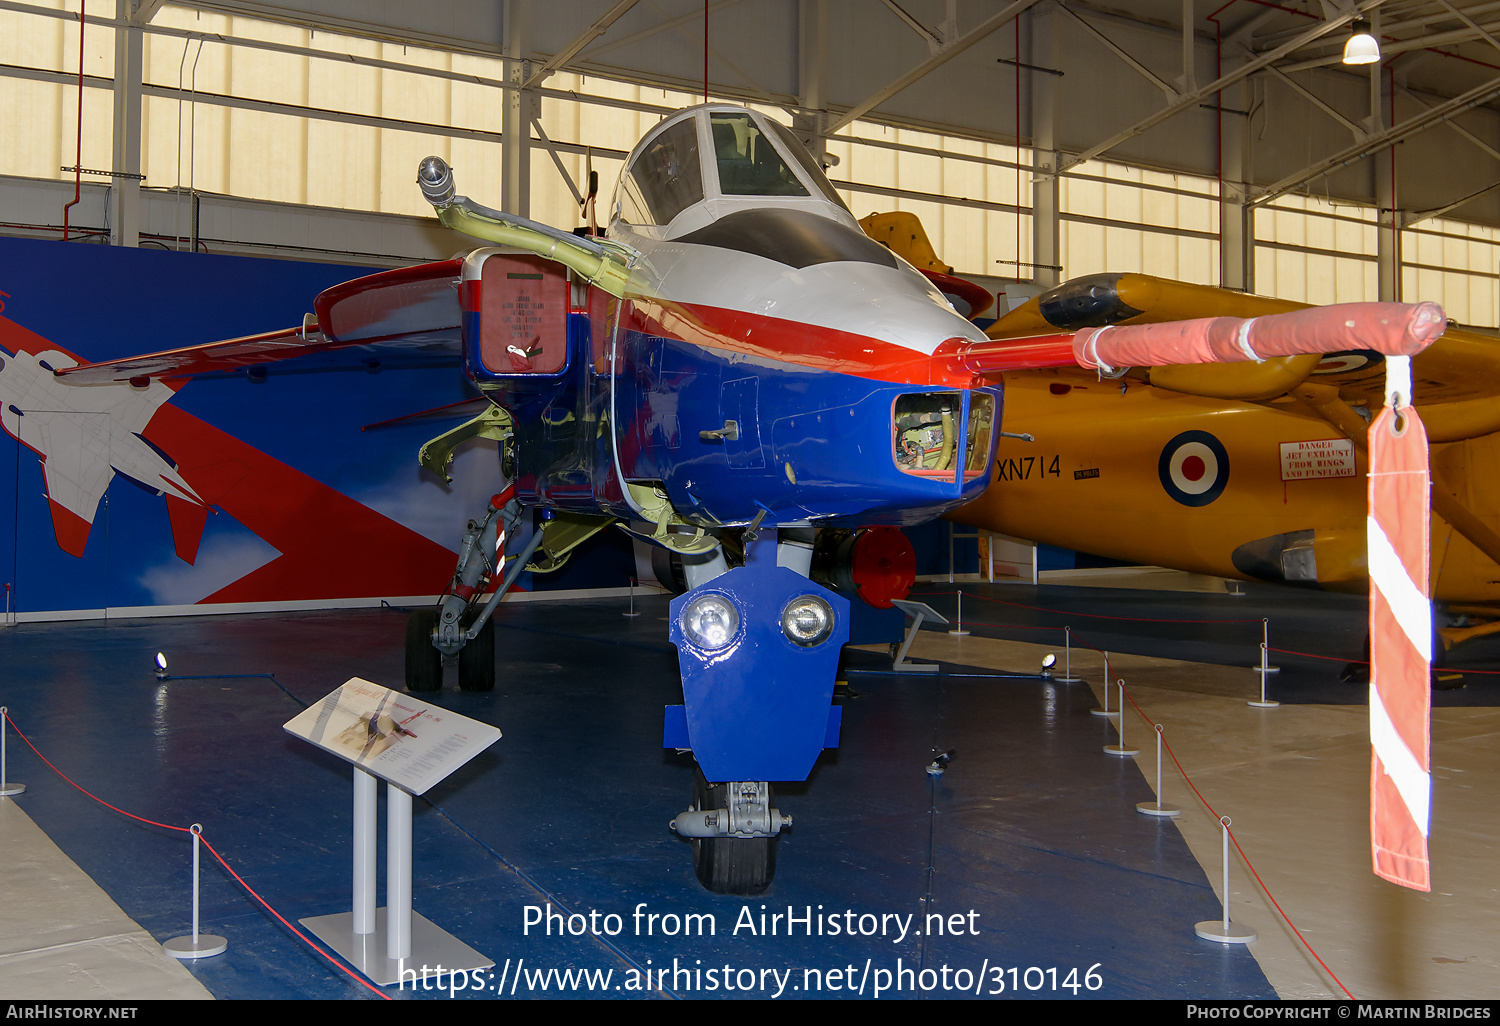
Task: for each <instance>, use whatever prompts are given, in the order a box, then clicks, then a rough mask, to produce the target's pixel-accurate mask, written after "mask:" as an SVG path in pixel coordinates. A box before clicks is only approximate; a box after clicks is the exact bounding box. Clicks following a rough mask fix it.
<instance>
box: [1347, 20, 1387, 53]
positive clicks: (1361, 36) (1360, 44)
mask: <svg viewBox="0 0 1500 1026" xmlns="http://www.w3.org/2000/svg"><path fill="white" fill-rule="evenodd" d="M1349 32H1350V35H1349V41H1348V42H1347V43H1345V44H1344V63H1345V64H1374V63H1375V62H1376V61H1378V60H1380V44H1379V43H1378V42H1376V40H1375V37H1374V36H1372V35H1370V23H1369V22H1368V21H1366V20H1365V19H1363V18H1355V19H1354V20H1353V21H1352V22H1350V23H1349Z"/></svg>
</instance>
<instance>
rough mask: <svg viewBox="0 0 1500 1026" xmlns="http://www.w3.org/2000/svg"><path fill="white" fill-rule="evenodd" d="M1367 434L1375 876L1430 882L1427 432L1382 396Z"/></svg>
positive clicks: (1412, 883) (1416, 885) (1413, 415)
mask: <svg viewBox="0 0 1500 1026" xmlns="http://www.w3.org/2000/svg"><path fill="white" fill-rule="evenodd" d="M1404 398H1405V397H1403V399H1404ZM1398 423H1400V424H1401V425H1403V428H1402V430H1401V431H1400V433H1399V434H1398V433H1397V425H1398ZM1369 443H1370V474H1369V487H1370V513H1369V520H1368V532H1369V562H1370V747H1371V763H1370V845H1371V849H1372V853H1373V857H1374V864H1375V874H1376V875H1377V876H1381V877H1384V878H1385V879H1387V880H1390V881H1391V882H1392V883H1398V884H1401V885H1402V886H1403V887H1410V888H1412V889H1413V890H1419V891H1429V890H1431V889H1432V871H1431V863H1430V862H1429V860H1428V856H1427V830H1428V824H1429V819H1430V813H1429V807H1430V803H1431V796H1432V775H1431V761H1430V750H1431V736H1430V735H1431V730H1430V721H1431V704H1432V690H1431V682H1430V679H1429V672H1430V670H1429V666H1430V664H1431V661H1432V644H1433V633H1432V604H1431V602H1430V600H1429V589H1428V581H1429V577H1428V560H1429V552H1430V548H1429V543H1428V535H1429V527H1428V524H1429V521H1428V511H1429V495H1428V465H1427V433H1426V431H1425V430H1423V428H1422V422H1421V420H1420V419H1419V418H1418V417H1417V412H1416V410H1415V409H1414V408H1412V407H1410V406H1407V407H1405V408H1403V409H1401V410H1399V411H1397V410H1394V409H1392V408H1391V407H1390V406H1386V407H1385V408H1384V409H1383V410H1381V412H1380V415H1379V416H1378V417H1376V418H1375V420H1374V422H1373V423H1372V424H1371V425H1370V432H1369Z"/></svg>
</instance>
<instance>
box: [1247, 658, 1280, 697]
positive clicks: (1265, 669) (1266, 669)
mask: <svg viewBox="0 0 1500 1026" xmlns="http://www.w3.org/2000/svg"><path fill="white" fill-rule="evenodd" d="M1269 651H1270V650H1269V649H1268V648H1266V643H1265V642H1264V641H1262V642H1261V643H1260V701H1258V702H1257V701H1249V702H1246V703H1245V704H1246V705H1248V706H1250V707H1251V708H1252V709H1275V708H1276V707H1277V706H1279V705H1280V704H1281V703H1280V702H1278V701H1276V700H1275V699H1270V698H1267V697H1266V677H1267V676H1268V675H1269V674H1272V673H1279V672H1280V671H1281V667H1279V666H1277V667H1270V666H1267V665H1266V653H1267V652H1269Z"/></svg>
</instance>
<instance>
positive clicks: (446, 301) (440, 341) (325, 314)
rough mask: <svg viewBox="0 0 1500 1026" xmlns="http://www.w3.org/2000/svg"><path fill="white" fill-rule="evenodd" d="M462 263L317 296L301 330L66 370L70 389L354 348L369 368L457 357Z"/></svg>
mask: <svg viewBox="0 0 1500 1026" xmlns="http://www.w3.org/2000/svg"><path fill="white" fill-rule="evenodd" d="M461 267H462V261H460V260H442V261H438V262H436V263H430V264H420V265H418V266H416V267H403V268H399V269H397V270H393V271H381V272H379V273H377V274H372V275H368V276H367V277H364V278H357V279H355V280H354V281H350V282H345V283H344V284H342V285H336V286H334V287H333V288H331V289H326V290H325V291H323V292H322V293H320V294H319V295H318V297H317V299H316V300H315V301H314V304H313V309H314V311H315V314H314V315H312V316H309V317H308V318H306V319H305V320H304V323H303V325H302V326H301V327H297V328H286V329H283V330H281V331H270V332H265V333H262V334H259V335H246V336H244V337H242V338H233V339H226V340H223V341H219V342H209V343H206V344H203V345H196V346H186V347H183V348H180V349H168V350H163V351H162V352H158V353H148V354H146V355H143V356H133V357H126V358H124V359H119V360H103V361H100V362H98V363H84V364H79V365H78V366H75V367H66V368H63V369H61V370H59V371H57V372H56V374H57V377H58V378H60V379H62V380H63V381H65V382H67V383H68V384H73V385H98V384H107V383H111V382H127V381H128V382H130V383H131V384H133V385H136V386H138V387H139V386H142V385H145V384H146V382H148V381H149V380H151V379H153V378H157V379H160V378H183V377H193V376H196V375H199V374H208V373H213V372H224V371H236V370H240V369H242V368H246V367H251V366H254V365H257V364H265V363H273V362H276V361H280V360H288V359H292V358H295V357H303V356H309V355H314V354H324V353H332V352H335V351H338V350H346V349H350V348H351V347H356V346H357V347H360V349H361V350H362V351H361V352H360V354H359V356H360V358H361V359H362V360H363V361H364V362H366V363H368V362H371V361H375V360H384V359H390V358H394V357H400V356H417V355H431V354H433V353H439V352H441V353H448V354H453V353H456V352H457V347H458V344H459V337H460V326H461V313H460V310H459V305H458V283H459V272H460V270H461Z"/></svg>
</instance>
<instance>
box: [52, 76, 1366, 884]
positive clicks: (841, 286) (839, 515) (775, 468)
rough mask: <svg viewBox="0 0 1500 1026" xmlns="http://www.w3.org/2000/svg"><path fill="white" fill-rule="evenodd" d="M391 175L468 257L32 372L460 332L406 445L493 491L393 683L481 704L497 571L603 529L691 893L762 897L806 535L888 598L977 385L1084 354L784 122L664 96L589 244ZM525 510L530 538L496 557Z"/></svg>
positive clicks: (143, 371)
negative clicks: (662, 559)
mask: <svg viewBox="0 0 1500 1026" xmlns="http://www.w3.org/2000/svg"><path fill="white" fill-rule="evenodd" d="M418 183H419V185H420V186H421V188H422V190H423V192H424V194H425V195H426V196H427V198H428V199H429V201H430V202H431V203H432V204H433V206H434V208H435V209H436V211H437V214H438V217H439V219H440V220H441V221H442V222H443V223H444V224H446V225H448V226H449V227H451V228H455V229H457V230H459V231H462V232H465V233H467V234H469V235H471V236H474V237H476V238H479V239H481V240H483V241H485V242H487V243H490V244H491V245H490V246H488V247H486V248H481V249H476V250H474V251H473V252H471V253H469V254H468V255H467V256H466V257H464V258H462V259H459V260H449V261H443V262H439V263H434V264H427V265H423V266H420V267H414V268H408V269H402V270H397V271H387V272H383V273H380V274H375V275H372V276H370V277H367V278H362V279H359V280H356V281H353V282H349V283H346V284H344V285H341V286H337V287H335V288H333V289H329V290H327V291H325V292H324V293H322V294H321V295H319V296H318V297H317V300H316V302H315V321H314V318H313V317H309V318H308V319H307V321H306V323H304V325H303V326H302V327H300V328H298V329H290V330H287V331H282V332H274V333H271V334H268V335H264V336H255V337H252V338H249V339H237V340H233V341H230V342H226V343H215V344H212V345H209V346H199V347H192V348H188V349H182V350H174V351H171V352H166V353H157V354H152V355H150V356H146V357H139V358H135V359H128V360H118V361H111V362H107V363H99V364H90V365H84V366H79V367H70V368H65V369H62V370H60V371H59V372H58V377H59V378H60V379H61V380H63V381H65V382H71V383H75V384H89V383H105V382H125V381H133V382H134V384H135V386H136V387H137V388H140V387H144V386H145V384H146V382H147V381H148V379H152V378H165V379H175V378H180V377H183V376H186V375H190V374H193V373H198V372H201V371H210V370H222V369H225V368H232V367H240V366H246V365H250V364H254V363H257V362H264V361H269V360H279V359H285V358H288V357H295V356H299V355H302V354H306V353H311V352H322V351H326V350H329V349H336V348H339V347H349V346H360V347H367V348H370V349H374V350H376V351H377V352H378V351H380V350H388V349H390V348H392V347H397V348H407V349H410V348H412V347H418V348H421V347H427V346H430V345H433V344H444V343H448V344H451V343H455V342H456V343H459V344H461V346H462V351H463V354H464V361H465V366H466V370H467V373H468V375H469V377H470V378H471V379H472V380H473V382H474V383H475V384H476V385H477V387H478V388H479V390H480V392H481V393H482V395H483V396H484V397H485V398H486V399H487V400H488V406H487V408H486V409H485V410H484V412H482V413H481V414H480V415H479V416H478V417H476V418H474V419H473V420H471V421H470V422H469V423H467V424H465V425H463V426H462V427H459V428H457V429H455V430H453V431H450V432H448V433H447V434H445V435H442V436H440V437H439V438H436V439H433V441H431V442H429V443H428V444H427V445H426V446H425V447H424V448H423V450H422V452H421V454H420V458H421V460H422V461H423V463H424V465H426V466H428V467H429V468H431V469H432V470H434V471H435V472H437V473H439V474H443V475H444V476H446V473H447V467H448V464H449V461H450V460H451V456H452V451H453V449H454V448H455V447H456V446H457V445H459V444H460V443H462V442H464V441H466V440H468V439H471V438H474V437H487V438H491V439H494V440H495V441H497V442H498V443H499V449H500V459H499V466H498V467H497V474H496V482H497V494H496V496H495V498H494V499H493V500H492V502H491V504H490V507H489V508H488V510H487V511H486V512H485V514H484V515H483V516H482V517H480V518H477V519H475V520H473V521H470V524H469V530H468V533H467V536H466V537H465V539H464V542H463V545H462V547H461V549H460V555H459V563H458V568H457V571H456V573H455V574H454V577H453V581H452V583H451V584H450V586H449V588H448V589H447V591H446V592H445V593H444V595H443V596H442V597H441V599H440V600H439V602H438V603H437V605H436V606H435V607H433V608H430V609H423V610H419V611H418V612H416V613H415V614H413V616H412V619H411V621H410V625H409V628H408V635H407V653H406V656H407V685H408V687H410V688H412V689H413V690H431V689H434V688H437V687H439V686H441V680H442V661H443V659H444V658H445V657H456V658H457V661H458V669H459V683H460V686H461V687H463V688H465V689H469V690H488V689H489V688H491V687H492V686H493V684H494V679H495V642H494V627H493V624H492V623H491V621H490V614H491V612H492V611H493V609H494V607H495V604H496V603H497V602H498V601H499V599H500V597H501V596H503V594H504V593H505V591H506V590H507V589H508V587H509V585H510V583H511V581H513V580H514V577H515V575H516V574H518V573H519V571H520V570H521V568H522V567H524V566H527V565H531V566H532V567H534V568H537V569H541V570H546V569H549V568H555V567H556V566H558V565H561V563H562V561H563V560H565V559H566V558H567V557H568V555H569V553H570V552H571V551H572V550H573V549H574V548H575V547H576V546H577V545H578V544H580V543H581V542H582V541H584V540H586V539H587V538H588V537H590V536H591V535H592V534H594V533H596V532H598V531H600V530H603V529H605V528H606V527H608V526H609V525H611V524H620V525H621V526H623V527H625V528H626V529H627V530H629V531H631V532H632V533H634V534H635V535H636V536H638V537H640V538H643V539H645V540H647V541H649V542H651V543H652V544H653V545H655V546H657V547H658V548H659V549H660V550H662V551H663V552H665V553H667V554H669V555H670V556H671V557H672V559H673V561H674V563H675V565H677V566H680V570H681V576H682V579H683V583H684V584H685V586H686V587H687V589H688V590H687V592H686V593H685V594H683V595H681V596H679V597H678V598H677V599H676V600H675V601H674V602H673V604H672V616H671V617H670V619H669V622H670V631H671V637H672V640H673V642H674V643H675V644H676V645H677V647H678V651H679V664H680V666H681V669H682V674H683V696H684V702H683V705H682V706H675V707H669V708H668V709H667V711H666V716H665V726H664V738H663V742H664V745H665V746H666V747H669V748H680V749H685V750H691V751H692V753H693V755H694V757H695V759H696V760H697V762H698V765H699V767H700V769H701V774H700V778H699V784H698V787H697V790H696V793H695V796H694V800H693V804H692V806H691V808H689V809H688V810H687V811H685V812H683V813H682V814H680V815H678V817H677V818H676V820H674V821H673V827H674V829H675V830H676V831H677V832H678V833H679V834H680V835H682V836H684V837H688V838H690V839H692V841H693V848H694V861H695V865H696V867H697V871H698V876H699V879H700V880H701V881H702V882H703V884H704V885H705V886H707V887H709V888H710V889H712V890H715V891H721V892H730V893H742V894H749V893H756V892H758V891H761V890H764V889H765V887H766V886H768V885H769V883H770V881H771V877H772V874H773V873H774V867H775V847H774V844H775V839H776V837H777V835H778V833H779V831H780V830H781V829H782V827H783V826H786V825H788V824H789V823H790V817H788V816H785V815H783V814H782V813H781V812H780V811H779V810H778V809H776V808H775V807H774V806H773V799H772V796H771V789H770V785H771V783H772V782H775V781H786V780H794V781H795V780H805V779H806V778H807V776H808V775H809V773H810V772H811V770H812V767H813V764H814V763H815V762H816V760H817V758H818V755H819V753H820V752H821V751H822V749H823V748H824V747H831V746H834V745H836V744H837V743H838V733H839V722H840V721H839V709H838V707H836V706H834V705H833V704H832V694H833V681H834V673H835V669H836V664H837V660H838V653H839V649H840V648H841V646H842V644H843V643H844V641H845V640H846V639H847V638H848V634H849V600H848V598H846V597H845V596H843V595H840V594H839V593H838V592H837V591H834V590H830V589H829V588H825V587H823V586H822V585H820V584H817V583H814V582H813V581H812V580H810V579H809V571H810V569H811V566H812V562H813V553H814V546H815V544H820V541H819V535H820V533H822V535H823V537H824V538H825V539H826V538H828V537H830V536H832V537H833V538H834V539H835V540H840V539H842V540H843V542H844V544H843V545H842V547H841V549H840V554H839V556H838V557H837V561H838V563H839V566H838V567H836V568H835V570H836V572H835V573H834V574H833V577H834V578H835V579H840V578H842V580H843V581H844V582H845V586H844V588H843V590H844V591H845V592H846V594H849V593H854V594H857V595H858V596H859V598H857V599H856V600H857V601H869V602H871V603H872V604H877V605H884V606H887V607H889V605H890V602H891V599H892V598H900V597H902V596H903V595H904V593H905V587H906V586H907V585H909V584H910V581H911V576H912V572H913V569H914V566H913V563H912V560H911V554H910V549H909V546H904V545H903V543H904V539H900V536H899V534H898V533H897V532H894V531H891V530H890V527H891V526H895V525H902V524H916V523H920V522H923V521H926V520H930V519H932V518H934V517H937V516H939V515H940V514H942V513H944V512H946V511H947V510H950V509H953V508H955V507H957V506H959V505H961V504H963V503H965V502H968V501H970V500H972V499H973V498H975V497H976V496H977V495H978V494H979V493H980V492H981V491H982V490H983V489H984V487H985V485H986V484H987V483H988V482H989V481H990V479H991V477H992V466H993V459H994V449H995V441H996V438H997V435H998V429H999V423H1000V414H1001V400H1002V391H1001V388H1000V386H999V383H998V380H991V379H987V378H986V377H984V376H983V375H984V374H989V375H991V377H992V378H996V379H997V378H998V372H1000V371H1003V370H1004V369H1007V368H1009V367H1020V366H1045V365H1056V364H1059V363H1073V362H1074V361H1075V360H1077V361H1078V362H1081V363H1083V365H1084V366H1088V367H1090V368H1093V367H1096V366H1097V367H1100V368H1101V370H1103V371H1105V372H1108V371H1110V370H1111V368H1109V367H1108V366H1107V365H1106V364H1105V363H1104V349H1105V347H1104V345H1103V343H1102V342H1101V340H1100V339H1099V337H1098V336H1097V334H1094V333H1090V332H1080V333H1079V336H1080V337H1078V338H1075V337H1074V336H1073V335H1063V336H1057V337H1050V338H1047V339H1043V340H1040V341H1037V342H1030V341H1023V342H1021V343H1017V342H1015V341H1009V342H1004V343H997V342H991V341H989V340H988V339H986V338H985V336H984V334H983V333H982V332H980V331H979V330H978V329H977V328H976V327H975V326H974V325H973V324H971V323H970V322H969V321H967V320H965V319H964V318H963V317H961V316H960V315H959V314H958V313H956V312H955V311H954V309H953V308H952V306H950V305H949V303H948V302H947V301H946V300H945V299H944V296H943V293H942V292H941V291H939V289H938V288H937V287H935V286H934V284H933V283H932V282H931V281H929V279H928V278H927V277H925V276H924V275H923V274H922V273H920V272H918V271H917V270H915V269H914V268H913V267H911V266H910V265H909V264H907V263H906V262H904V261H903V260H901V259H899V258H898V257H896V256H895V255H893V254H892V253H891V252H890V251H889V250H888V249H886V248H885V247H883V246H881V245H880V244H878V243H876V242H875V241H873V240H871V239H870V238H869V237H867V236H866V235H865V234H864V233H863V232H862V231H861V229H860V227H859V224H858V222H857V221H856V220H855V218H854V216H853V215H852V214H851V213H850V212H849V210H848V209H847V208H846V207H845V206H844V204H843V203H842V202H841V201H840V199H839V197H838V194H837V193H836V192H835V191H834V189H833V187H832V186H831V185H830V184H829V182H828V180H827V179H826V177H825V176H824V174H823V171H822V169H821V168H820V167H819V166H818V164H817V162H816V161H815V160H814V158H813V157H812V156H811V155H810V154H809V153H808V151H807V150H806V148H805V147H804V146H803V145H802V144H801V143H800V142H799V141H798V140H797V139H796V137H795V136H793V135H792V134H791V132H790V131H788V130H787V129H786V128H784V127H783V126H781V125H780V124H778V123H776V122H775V121H773V120H771V119H769V118H767V117H765V116H764V115H762V114H760V113H757V112H755V111H752V110H748V109H745V108H743V107H737V106H732V105H727V104H705V105H703V106H698V107H693V108H689V109H687V110H684V111H681V112H679V113H677V114H675V115H673V116H671V117H668V118H666V119H664V120H663V121H662V122H661V123H660V124H658V125H657V126H656V127H655V128H653V129H652V130H651V131H650V132H649V133H647V135H646V136H645V137H644V138H643V139H642V140H641V142H640V143H638V144H637V145H636V147H635V149H634V150H632V151H631V153H630V155H629V157H628V158H627V160H626V162H625V167H624V171H623V173H622V175H621V178H620V182H619V184H618V186H617V187H616V190H615V194H614V197H613V199H612V201H611V204H610V208H609V210H610V216H609V220H608V226H607V232H605V233H604V234H602V235H599V234H593V233H590V234H587V235H579V234H575V233H569V232H565V231H560V230H557V229H554V228H550V227H547V226H544V225H540V224H536V223H534V222H531V221H527V220H525V219H523V218H518V217H514V216H511V215H507V214H504V213H501V212H498V211H494V210H490V209H487V208H485V207H483V206H480V205H479V204H477V203H474V202H472V201H471V200H469V199H467V198H465V197H463V196H459V195H457V194H456V192H455V186H454V178H453V175H452V172H451V171H450V169H449V168H448V167H447V165H446V164H445V163H444V162H443V161H442V160H440V159H439V158H435V157H429V158H427V159H426V160H424V161H423V162H422V163H421V166H420V168H419V171H418ZM1264 320H1272V319H1271V318H1267V319H1264ZM1151 327H1152V328H1153V330H1154V329H1156V328H1160V327H1163V326H1151ZM1168 327H1170V326H1168ZM1115 330H1117V331H1118V332H1119V333H1120V334H1121V335H1122V336H1123V335H1126V334H1128V333H1129V332H1132V331H1138V330H1140V329H1133V328H1132V329H1115ZM1084 335H1088V336H1089V337H1088V338H1082V337H1081V336H1084ZM1252 340H1253V336H1252V335H1250V334H1248V328H1246V329H1245V330H1244V331H1242V332H1240V334H1239V335H1238V336H1237V337H1236V341H1235V344H1234V346H1232V347H1230V348H1233V350H1234V352H1233V353H1230V354H1229V355H1227V356H1226V355H1224V350H1223V348H1222V347H1221V349H1220V350H1219V351H1218V352H1219V355H1217V356H1215V355H1201V354H1200V355H1197V356H1194V357H1192V359H1226V358H1227V359H1250V358H1255V357H1256V353H1255V351H1254V350H1253V349H1252V348H1251V344H1250V343H1251V341H1252ZM1310 344H1312V345H1317V344H1318V343H1316V342H1312V343H1310ZM1363 344H1365V345H1367V346H1368V345H1370V344H1371V343H1369V342H1368V341H1365V342H1364V343H1363ZM1085 345H1087V346H1092V347H1093V348H1089V349H1087V350H1085V349H1084V348H1083V347H1084V346H1085ZM1324 348H1327V349H1340V348H1350V345H1349V342H1348V340H1347V338H1344V337H1340V338H1337V339H1336V340H1333V341H1330V342H1327V343H1326V344H1325V345H1324ZM1205 351H1206V350H1205ZM1174 352H1175V350H1174ZM1012 354H1015V355H1014V357H1013V356H1012ZM1137 354H1139V351H1137ZM1277 355H1281V354H1280V353H1278V354H1277ZM1185 359H1186V358H1185ZM1156 362H1172V361H1170V360H1161V359H1157V360H1156ZM1178 362H1183V361H1178ZM528 510H537V511H539V514H540V524H539V528H540V529H538V530H535V531H534V532H533V533H532V535H531V539H530V541H529V542H528V543H527V544H526V545H524V546H519V547H518V546H516V545H515V544H514V541H515V539H516V538H517V536H518V535H519V534H520V533H521V532H518V531H517V530H516V529H515V528H516V526H517V523H518V521H519V520H520V518H521V517H522V515H523V514H524V513H525V512H526V511H528ZM851 532H853V533H852V534H851ZM507 540H509V541H510V542H511V544H509V545H507ZM893 542H894V544H893ZM508 549H509V550H512V551H507V550H508ZM502 569H503V571H504V572H503V573H502ZM497 581H498V582H499V587H498V588H494V587H493V585H494V584H495V583H496V582H497Z"/></svg>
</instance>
